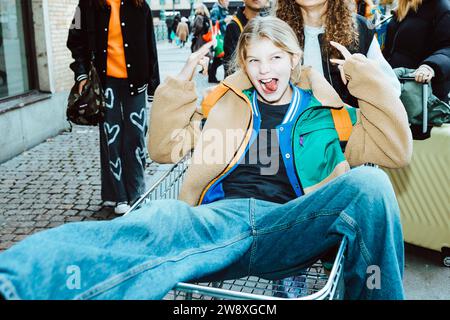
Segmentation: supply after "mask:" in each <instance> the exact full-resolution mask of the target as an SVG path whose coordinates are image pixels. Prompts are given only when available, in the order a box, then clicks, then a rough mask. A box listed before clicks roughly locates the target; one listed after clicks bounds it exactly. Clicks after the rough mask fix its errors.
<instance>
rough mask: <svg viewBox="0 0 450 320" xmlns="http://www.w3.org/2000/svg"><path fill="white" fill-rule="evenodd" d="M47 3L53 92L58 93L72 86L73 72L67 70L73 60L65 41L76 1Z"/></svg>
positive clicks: (51, 0) (67, 0)
mask: <svg viewBox="0 0 450 320" xmlns="http://www.w3.org/2000/svg"><path fill="white" fill-rule="evenodd" d="M41 1H42V0H41ZM47 3H48V18H49V21H48V22H49V23H50V38H51V47H52V54H51V56H50V57H51V59H52V65H53V77H54V84H55V90H56V92H59V91H64V90H69V89H70V88H71V87H72V85H73V72H72V70H70V69H69V64H70V63H71V62H72V61H73V59H72V57H71V55H70V51H69V49H67V47H66V41H67V35H68V32H69V27H70V23H71V21H72V18H73V16H74V13H75V8H76V6H77V4H78V0H47Z"/></svg>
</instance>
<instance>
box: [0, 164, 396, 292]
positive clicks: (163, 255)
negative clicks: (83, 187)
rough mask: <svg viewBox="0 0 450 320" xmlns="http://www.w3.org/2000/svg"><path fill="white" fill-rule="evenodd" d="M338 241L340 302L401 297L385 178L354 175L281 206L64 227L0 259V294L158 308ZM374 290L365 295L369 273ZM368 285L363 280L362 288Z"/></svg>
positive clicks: (368, 171)
mask: <svg viewBox="0 0 450 320" xmlns="http://www.w3.org/2000/svg"><path fill="white" fill-rule="evenodd" d="M342 237H346V238H347V239H348V247H347V251H346V257H345V269H344V281H345V285H346V298H349V299H402V298H403V295H404V293H403V286H402V276H403V238H402V230H401V225H400V219H399V209H398V205H397V202H396V199H395V195H394V192H393V189H392V186H391V184H390V182H389V179H388V178H387V176H386V175H385V174H384V173H383V172H382V171H381V170H379V169H376V168H371V167H359V168H356V169H353V170H351V171H350V172H348V173H346V174H345V175H342V176H340V177H339V178H337V179H334V180H333V181H331V182H330V183H328V184H326V185H325V186H323V187H322V188H320V189H318V190H316V191H315V192H313V193H311V194H308V195H305V196H302V197H300V198H298V199H295V200H292V201H290V202H288V203H285V204H276V203H272V202H267V201H261V200H255V199H230V200H221V201H217V202H214V203H211V204H208V205H202V206H198V207H190V206H189V205H187V204H186V203H184V202H182V201H177V200H160V201H154V202H152V203H151V204H150V205H149V206H147V207H144V208H141V209H139V210H136V211H134V212H132V213H130V214H129V215H127V216H124V217H120V218H117V219H115V220H112V221H102V222H80V223H69V224H66V225H63V226H61V227H58V228H54V229H51V230H48V231H43V232H40V233H37V234H34V235H32V236H30V237H28V238H26V239H25V240H23V241H22V242H20V243H18V244H17V245H15V246H13V247H12V248H10V249H9V250H6V251H5V252H3V253H1V254H0V293H2V295H3V296H5V297H6V298H22V299H73V298H78V299H161V298H163V297H164V296H165V295H166V293H167V292H168V291H169V290H170V289H171V288H173V287H174V286H175V284H176V283H177V282H180V281H190V280H194V279H200V278H209V279H219V278H220V279H225V278H236V277H242V276H247V275H257V276H260V277H265V278H269V279H270V278H271V279H274V278H282V277H287V276H289V275H293V274H295V273H296V271H298V270H300V269H302V268H303V267H304V263H305V262H308V261H311V260H314V258H317V257H319V256H320V255H321V254H322V253H323V252H325V251H327V250H328V249H330V248H332V247H334V246H335V245H336V244H338V243H339V241H340V239H341V238H342ZM373 265H375V266H378V267H379V270H380V271H381V274H380V280H381V282H380V287H376V288H375V289H371V287H370V286H367V285H366V284H367V282H368V278H369V277H370V276H372V273H371V272H368V270H371V269H370V268H369V266H373ZM369 280H370V279H369Z"/></svg>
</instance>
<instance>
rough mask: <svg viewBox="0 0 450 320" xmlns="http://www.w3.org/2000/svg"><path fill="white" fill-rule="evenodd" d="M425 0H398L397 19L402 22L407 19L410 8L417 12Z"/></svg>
mask: <svg viewBox="0 0 450 320" xmlns="http://www.w3.org/2000/svg"><path fill="white" fill-rule="evenodd" d="M422 1H423V0H398V7H397V20H398V21H399V22H400V21H402V20H403V19H405V17H406V15H407V14H408V13H409V10H411V9H412V10H414V11H415V12H417V9H419V7H420V5H421V4H422Z"/></svg>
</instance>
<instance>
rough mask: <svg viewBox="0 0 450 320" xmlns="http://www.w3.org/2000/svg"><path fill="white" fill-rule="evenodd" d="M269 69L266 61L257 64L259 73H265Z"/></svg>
mask: <svg viewBox="0 0 450 320" xmlns="http://www.w3.org/2000/svg"><path fill="white" fill-rule="evenodd" d="M269 71H270V66H269V64H268V63H266V62H261V64H260V65H259V73H261V74H266V73H268V72H269Z"/></svg>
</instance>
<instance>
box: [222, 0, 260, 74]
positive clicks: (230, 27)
mask: <svg viewBox="0 0 450 320" xmlns="http://www.w3.org/2000/svg"><path fill="white" fill-rule="evenodd" d="M267 2H268V1H267V0H244V4H245V7H244V8H238V9H237V11H236V14H235V15H234V16H233V18H232V20H231V21H230V23H228V24H227V29H226V31H225V37H224V41H223V51H224V56H223V67H224V70H225V76H228V75H230V74H231V73H232V70H231V69H230V67H231V65H230V63H231V60H232V57H233V53H234V51H235V50H236V47H237V43H238V40H239V36H240V35H241V32H242V30H243V29H244V27H245V26H246V24H247V22H248V20H250V19H252V18H254V17H256V16H258V15H260V14H261V11H262V10H263V9H265V8H266V6H267Z"/></svg>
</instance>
